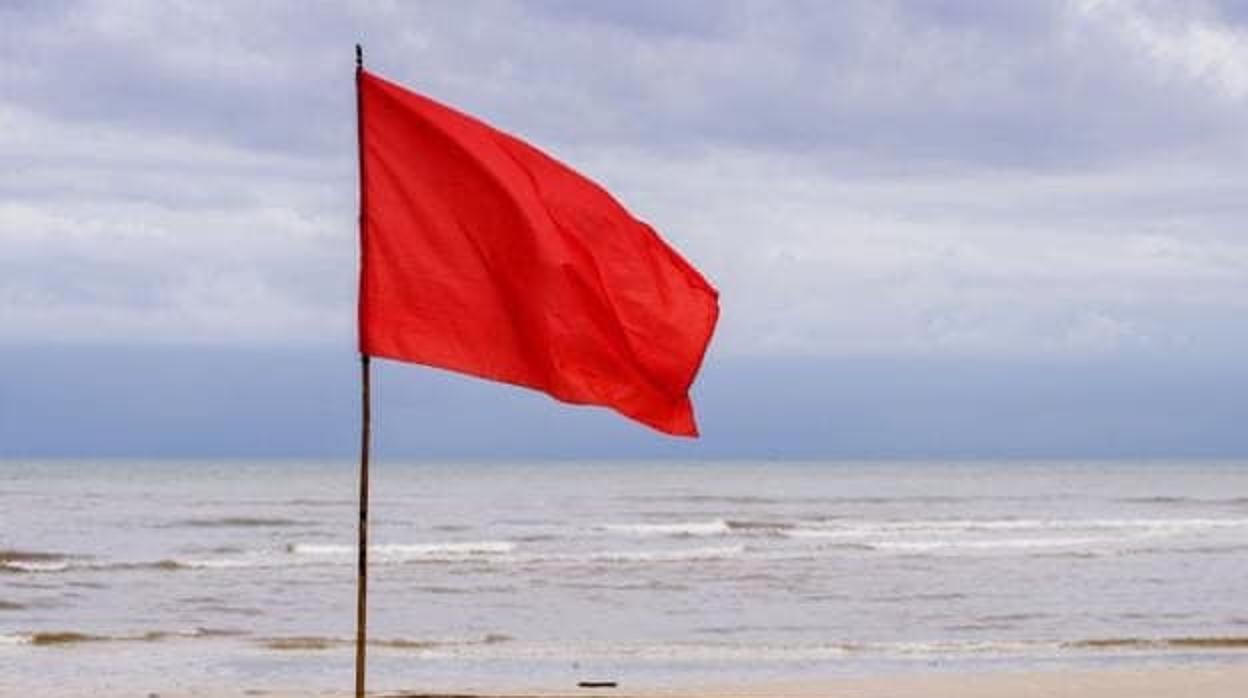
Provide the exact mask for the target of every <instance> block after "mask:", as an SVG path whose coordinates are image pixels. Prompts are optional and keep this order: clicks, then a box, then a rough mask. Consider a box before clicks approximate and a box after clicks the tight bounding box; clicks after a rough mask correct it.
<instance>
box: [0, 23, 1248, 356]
mask: <svg viewBox="0 0 1248 698" xmlns="http://www.w3.org/2000/svg"><path fill="white" fill-rule="evenodd" d="M1240 14H1241V13H1238V12H1237V11H1236V10H1235V8H1234V7H1231V6H1229V5H1228V6H1224V5H1218V4H1205V3H1185V4H1182V5H1172V4H1158V3H1132V2H1110V1H1104V0H1103V1H1101V2H1074V1H1071V2H1059V1H1054V2H1047V3H999V2H914V3H901V2H865V1H864V2H846V3H821V2H809V3H757V2H736V3H715V4H676V5H672V4H670V3H649V2H646V3H624V4H619V3H601V4H599V3H594V4H590V3H569V2H549V1H548V2H528V3H503V2H491V3H463V4H450V3H386V2H378V3H369V4H359V5H350V6H331V5H324V4H315V3H313V4H309V3H298V2H272V3H262V4H249V3H241V2H240V3H228V2H227V3H213V4H204V3H191V2H170V3H128V4H124V5H118V4H116V3H104V2H64V3H9V4H6V5H4V7H3V8H0V22H3V23H4V24H5V26H6V27H15V28H16V30H15V31H12V32H10V34H11V38H10V39H9V40H6V42H5V43H4V44H3V45H0V157H2V158H3V159H4V161H5V162H6V165H9V166H8V167H6V168H5V170H4V171H2V172H0V247H2V248H3V250H4V252H5V253H4V255H2V256H0V316H3V318H4V322H3V323H0V342H8V343H14V342H31V341H54V342H99V341H120V340H122V339H124V340H125V341H128V342H135V341H140V342H141V341H148V342H170V341H195V342H202V343H224V344H238V343H244V344H246V343H289V342H314V343H316V342H321V343H336V344H342V345H344V346H348V345H350V344H351V341H352V339H351V332H352V329H351V328H352V323H351V313H352V308H353V293H354V271H355V230H354V217H355V171H354V168H355V154H354V147H355V145H354V138H355V133H354V109H353V102H352V92H351V81H350V76H351V53H350V48H351V45H352V44H353V43H354V42H355V41H357V40H359V41H362V42H363V43H364V45H365V48H366V51H367V59H368V63H369V65H370V66H373V67H375V69H377V70H378V71H379V72H383V73H385V74H387V75H388V76H391V77H393V78H394V79H396V80H400V81H403V82H405V83H407V84H410V85H412V86H413V87H414V88H416V89H418V90H421V91H424V92H427V93H428V94H430V95H432V96H435V97H437V98H439V99H442V100H444V101H447V102H449V103H452V104H455V105H457V106H459V107H461V108H463V109H466V110H468V111H471V112H473V113H476V114H478V115H480V116H481V117H483V118H486V119H488V120H490V121H492V122H493V123H495V124H497V125H499V126H500V127H502V128H504V129H506V130H509V131H512V132H515V133H518V134H521V135H522V136H524V137H526V138H529V139H531V140H533V141H534V142H536V143H538V144H540V145H541V146H543V147H545V148H546V149H548V150H550V151H551V152H552V153H554V154H556V155H557V156H559V157H562V158H564V159H566V160H568V161H569V162H571V163H572V164H573V165H575V166H577V167H579V168H580V169H582V170H583V171H585V172H587V173H589V174H591V175H593V176H594V177H596V178H598V179H600V180H601V181H603V182H604V183H605V184H606V185H607V186H608V187H610V188H611V189H612V190H613V191H617V192H618V193H619V194H620V195H621V197H622V198H623V199H624V200H625V201H626V202H627V203H628V204H629V205H630V206H631V207H632V208H633V209H634V210H635V212H637V213H638V214H639V215H641V216H642V217H644V218H646V219H648V220H650V221H652V222H653V223H655V224H656V226H657V227H658V228H659V229H660V230H662V231H663V232H664V234H665V235H666V236H667V237H668V238H669V239H670V240H672V241H673V242H674V243H676V245H677V246H678V247H679V248H681V249H682V250H683V251H685V252H686V253H687V256H689V257H690V258H691V259H692V260H693V261H694V262H695V263H697V264H698V265H699V266H701V267H703V268H705V269H706V271H707V272H708V274H709V275H710V276H711V278H712V279H713V280H714V281H715V282H716V283H717V285H718V286H719V287H720V288H721V291H722V301H723V305H724V311H725V312H724V314H723V319H722V330H721V336H720V338H719V340H718V341H717V344H716V348H715V351H716V352H718V353H720V354H755V355H757V354H762V355H791V354H801V355H848V354H853V355H864V354H866V355H915V354H925V355H966V354H970V355H982V354H993V355H999V354H1004V355H1034V354H1044V355H1080V356H1082V355H1089V354H1105V353H1113V352H1132V351H1156V352H1167V353H1168V352H1195V353H1200V352H1231V351H1234V350H1236V349H1237V348H1242V347H1244V346H1245V345H1246V344H1248V331H1245V330H1241V329H1238V327H1239V325H1241V324H1242V323H1240V322H1238V318H1239V317H1241V316H1242V312H1243V311H1244V308H1243V306H1244V305H1245V303H1246V302H1248V301H1245V300H1244V299H1248V240H1245V239H1244V238H1243V236H1242V235H1241V234H1240V229H1241V227H1242V226H1241V220H1242V218H1243V215H1244V213H1245V204H1244V203H1243V202H1245V201H1248V196H1246V195H1248V191H1245V186H1244V185H1243V184H1242V182H1241V181H1239V180H1241V179H1242V178H1241V177H1239V176H1238V171H1239V169H1240V164H1239V163H1241V162H1242V160H1243V157H1244V155H1245V152H1244V144H1245V143H1246V142H1248V140H1246V139H1245V138H1244V136H1245V135H1246V130H1248V125H1246V124H1248V120H1245V118H1244V117H1245V97H1246V96H1248V48H1245V46H1246V44H1245V41H1246V39H1245V37H1246V36H1248V35H1246V34H1245V29H1244V26H1243V24H1242V21H1241V18H1240V17H1239V15H1240ZM1180 107H1181V108H1180Z"/></svg>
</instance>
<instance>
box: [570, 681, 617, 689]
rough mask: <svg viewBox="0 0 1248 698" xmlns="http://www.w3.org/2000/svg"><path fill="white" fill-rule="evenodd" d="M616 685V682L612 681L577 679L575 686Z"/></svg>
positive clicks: (605, 686) (598, 686)
mask: <svg viewBox="0 0 1248 698" xmlns="http://www.w3.org/2000/svg"><path fill="white" fill-rule="evenodd" d="M616 685H617V684H616V683H615V682H614V681H579V682H577V684H576V687H577V688H615V687H616Z"/></svg>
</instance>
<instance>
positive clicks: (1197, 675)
mask: <svg viewBox="0 0 1248 698" xmlns="http://www.w3.org/2000/svg"><path fill="white" fill-rule="evenodd" d="M1245 687H1248V664H1221V665H1200V666H1184V667H1174V666H1168V667H1161V666H1159V667H1148V668H1140V669H1099V670H1051V671H1003V672H991V673H947V674H946V673H942V674H926V675H909V676H904V677H869V678H846V679H834V680H828V681H821V682H808V683H802V682H793V683H790V682H785V681H776V682H767V683H757V684H750V685H740V684H723V685H717V684H709V683H708V684H704V685H690V686H681V687H673V688H670V689H648V690H630V689H628V688H627V686H625V685H622V686H619V687H616V688H602V689H572V690H566V691H565V690H549V691H544V690H538V691H517V692H507V691H504V692H474V691H465V692H422V691H400V692H390V691H385V692H376V693H370V695H375V696H383V697H384V698H587V697H590V696H604V697H608V698H1242V696H1243V695H1244V693H1245ZM348 694H349V690H343V691H339V692H331V691H315V692H299V693H284V692H269V691H256V690H239V691H238V692H237V693H231V692H228V691H223V692H220V693H217V692H213V693H211V694H209V695H213V696H214V697H215V698H235V696H265V697H267V698H311V697H312V696H331V695H332V696H346V695H348ZM49 695H54V694H49ZM153 695H159V696H160V697H161V698H181V697H182V696H183V695H185V696H191V695H196V696H199V695H205V694H203V693H200V692H193V693H187V694H182V693H178V692H170V693H164V692H162V693H159V694H153Z"/></svg>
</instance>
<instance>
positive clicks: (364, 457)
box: [355, 44, 372, 698]
mask: <svg viewBox="0 0 1248 698" xmlns="http://www.w3.org/2000/svg"><path fill="white" fill-rule="evenodd" d="M363 70H364V51H363V49H361V48H360V45H359V44H356V45H355V129H356V149H357V151H358V152H359V158H360V162H359V167H360V221H359V226H360V255H361V260H362V259H363V250H364V195H365V192H364V121H363V119H364V112H363V109H362V107H361V97H360V74H361V73H362V72H363ZM369 377H370V376H369V356H368V354H366V353H364V352H363V351H361V352H360V521H359V536H360V539H359V566H358V569H357V571H356V592H355V698H364V665H365V655H364V647H365V645H366V641H367V637H368V634H367V632H366V628H367V625H368V446H369V436H370V432H371V430H372V405H371V402H372V400H371V396H370V395H369V383H370V380H369Z"/></svg>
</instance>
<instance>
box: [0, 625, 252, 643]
mask: <svg viewBox="0 0 1248 698" xmlns="http://www.w3.org/2000/svg"><path fill="white" fill-rule="evenodd" d="M246 634H247V633H246V631H243V630H220V629H215V628H195V629H194V630H188V631H170V630H149V631H147V632H143V633H138V634H133V635H99V634H95V633H84V632H78V631H75V630H44V631H37V632H30V633H15V634H10V635H0V645H32V646H35V647H51V646H57V645H76V644H82V643H88V642H159V641H162V640H175V639H203V638H222V637H235V636H239V635H246Z"/></svg>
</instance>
